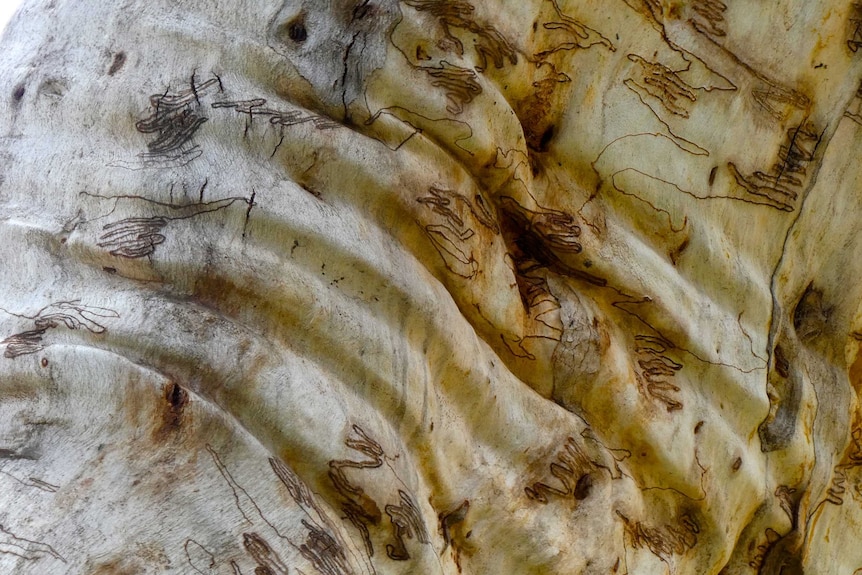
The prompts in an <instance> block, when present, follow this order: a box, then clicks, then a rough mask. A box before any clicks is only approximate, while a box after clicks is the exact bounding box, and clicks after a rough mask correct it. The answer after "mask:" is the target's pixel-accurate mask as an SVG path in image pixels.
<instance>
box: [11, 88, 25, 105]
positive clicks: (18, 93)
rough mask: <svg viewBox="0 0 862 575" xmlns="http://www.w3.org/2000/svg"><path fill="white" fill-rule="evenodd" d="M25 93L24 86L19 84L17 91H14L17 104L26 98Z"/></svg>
mask: <svg viewBox="0 0 862 575" xmlns="http://www.w3.org/2000/svg"><path fill="white" fill-rule="evenodd" d="M25 91H26V90H25V88H24V84H18V85H17V86H15V89H14V90H13V91H12V99H13V100H14V101H15V103H16V104H17V103H18V102H20V101H21V100H22V99H23V98H24V92H25Z"/></svg>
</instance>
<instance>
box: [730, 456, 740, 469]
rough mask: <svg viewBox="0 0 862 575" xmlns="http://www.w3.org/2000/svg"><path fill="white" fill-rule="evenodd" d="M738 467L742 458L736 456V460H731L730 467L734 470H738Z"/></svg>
mask: <svg viewBox="0 0 862 575" xmlns="http://www.w3.org/2000/svg"><path fill="white" fill-rule="evenodd" d="M740 467H742V458H741V457H737V458H736V461H734V462H733V465H732V466H731V469H733V470H734V471H739V468H740Z"/></svg>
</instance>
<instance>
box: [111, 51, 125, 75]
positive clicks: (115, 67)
mask: <svg viewBox="0 0 862 575" xmlns="http://www.w3.org/2000/svg"><path fill="white" fill-rule="evenodd" d="M125 63H126V53H125V52H122V51H120V52H117V53H116V54H114V60H113V61H112V62H111V67H110V68H108V76H113V75H114V74H116V73H117V72H119V71H120V69H121V68H122V67H123V65H124V64H125Z"/></svg>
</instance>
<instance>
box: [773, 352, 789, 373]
mask: <svg viewBox="0 0 862 575" xmlns="http://www.w3.org/2000/svg"><path fill="white" fill-rule="evenodd" d="M775 371H776V372H778V375H780V376H781V377H784V378H786V377H789V376H790V362H789V361H788V360H787V356H785V355H784V349H783V348H782V347H781V346H780V345H776V346H775Z"/></svg>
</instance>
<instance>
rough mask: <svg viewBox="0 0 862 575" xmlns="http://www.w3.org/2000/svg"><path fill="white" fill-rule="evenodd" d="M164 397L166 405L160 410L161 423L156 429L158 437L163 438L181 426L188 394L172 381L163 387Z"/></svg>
mask: <svg viewBox="0 0 862 575" xmlns="http://www.w3.org/2000/svg"><path fill="white" fill-rule="evenodd" d="M164 399H165V401H166V402H167V405H165V406H164V409H163V411H162V423H161V425H160V426H159V428H158V430H157V431H156V436H157V437H158V438H164V437H165V436H167V435H169V434H171V433H174V432H176V431H178V430H179V429H180V427H182V425H183V422H184V414H185V413H184V412H185V407H186V405H188V403H189V394H188V392H187V391H186V390H184V389H183V388H182V387H181V386H180V385H179V384H177V383H176V382H173V381H172V382H170V383H168V384H167V385H166V386H165V388H164Z"/></svg>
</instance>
